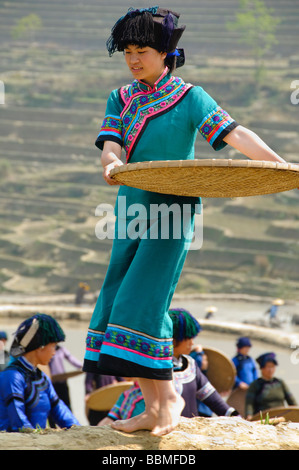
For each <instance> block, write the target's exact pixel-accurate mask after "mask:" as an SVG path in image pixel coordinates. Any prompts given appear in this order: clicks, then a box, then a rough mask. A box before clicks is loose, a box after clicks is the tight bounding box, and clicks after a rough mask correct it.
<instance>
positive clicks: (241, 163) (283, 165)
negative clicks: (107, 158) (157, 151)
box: [110, 158, 299, 177]
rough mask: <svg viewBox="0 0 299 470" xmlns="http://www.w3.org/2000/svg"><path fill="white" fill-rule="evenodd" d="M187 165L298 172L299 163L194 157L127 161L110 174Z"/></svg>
mask: <svg viewBox="0 0 299 470" xmlns="http://www.w3.org/2000/svg"><path fill="white" fill-rule="evenodd" d="M188 167H223V168H254V169H272V170H288V171H294V172H299V164H298V163H297V164H296V163H288V162H271V161H265V160H233V159H230V158H229V159H216V158H212V159H211V158H210V159H201V160H200V159H194V160H151V161H146V162H136V163H127V164H124V165H120V166H117V167H115V168H113V169H112V170H111V172H110V176H111V177H113V176H114V175H116V174H117V173H122V172H127V171H138V170H151V169H156V168H163V169H166V168H188Z"/></svg>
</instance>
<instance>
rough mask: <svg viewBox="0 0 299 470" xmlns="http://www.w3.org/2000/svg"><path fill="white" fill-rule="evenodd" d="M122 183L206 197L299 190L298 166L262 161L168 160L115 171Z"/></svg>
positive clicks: (112, 172)
mask: <svg viewBox="0 0 299 470" xmlns="http://www.w3.org/2000/svg"><path fill="white" fill-rule="evenodd" d="M110 176H111V177H112V178H113V179H115V180H117V181H118V182H119V183H121V184H124V185H126V186H132V187H134V188H139V189H143V190H146V191H153V192H157V193H162V194H174V195H178V196H203V197H243V196H258V195H263V194H273V193H279V192H283V191H289V190H291V189H295V188H298V187H299V165H298V164H293V163H275V162H267V161H260V160H230V159H222V160H221V159H220V160H217V159H205V160H166V161H149V162H138V163H129V164H127V165H122V166H119V167H117V168H114V169H113V170H112V171H111V173H110Z"/></svg>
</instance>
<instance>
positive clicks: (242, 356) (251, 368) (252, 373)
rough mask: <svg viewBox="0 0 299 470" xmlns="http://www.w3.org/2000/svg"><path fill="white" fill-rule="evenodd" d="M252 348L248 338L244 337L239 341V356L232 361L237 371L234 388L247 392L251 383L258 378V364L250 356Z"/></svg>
mask: <svg viewBox="0 0 299 470" xmlns="http://www.w3.org/2000/svg"><path fill="white" fill-rule="evenodd" d="M251 347H252V344H251V341H250V339H249V338H248V337H246V336H243V337H241V338H239V339H238V340H237V354H236V356H235V357H233V359H232V362H233V363H234V365H235V367H236V371H237V375H236V380H235V385H234V388H237V387H239V388H240V389H242V390H247V389H248V387H249V385H250V384H251V382H253V381H254V380H256V379H257V378H258V371H257V367H256V364H255V362H254V360H253V359H252V357H250V356H249V350H250V348H251Z"/></svg>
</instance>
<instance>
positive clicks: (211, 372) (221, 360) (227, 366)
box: [203, 346, 236, 393]
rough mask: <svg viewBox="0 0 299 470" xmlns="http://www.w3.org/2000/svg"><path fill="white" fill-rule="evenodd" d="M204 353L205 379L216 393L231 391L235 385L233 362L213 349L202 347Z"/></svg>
mask: <svg viewBox="0 0 299 470" xmlns="http://www.w3.org/2000/svg"><path fill="white" fill-rule="evenodd" d="M203 350H204V353H205V354H206V355H207V356H208V370H207V377H208V379H209V381H210V382H211V384H212V385H214V387H215V388H216V390H217V392H219V393H221V392H227V391H229V390H231V389H232V388H233V386H234V383H235V377H236V368H235V366H234V364H233V362H232V361H231V360H230V359H229V358H228V357H227V356H226V354H224V353H223V352H222V351H219V350H218V349H215V348H208V347H205V346H203Z"/></svg>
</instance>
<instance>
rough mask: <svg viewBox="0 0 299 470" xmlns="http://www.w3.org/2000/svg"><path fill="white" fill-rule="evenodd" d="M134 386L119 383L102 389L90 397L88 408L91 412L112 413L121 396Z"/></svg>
mask: <svg viewBox="0 0 299 470" xmlns="http://www.w3.org/2000/svg"><path fill="white" fill-rule="evenodd" d="M133 385H134V382H119V383H117V384H111V385H106V386H104V387H101V388H99V389H97V390H95V391H94V392H92V393H91V394H90V395H89V397H88V399H87V401H86V406H87V407H88V408H90V409H91V410H96V411H110V410H111V408H112V406H113V405H115V403H116V402H117V400H118V398H119V397H120V395H121V394H122V393H123V392H124V391H125V390H128V389H129V388H130V387H132V386H133Z"/></svg>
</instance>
